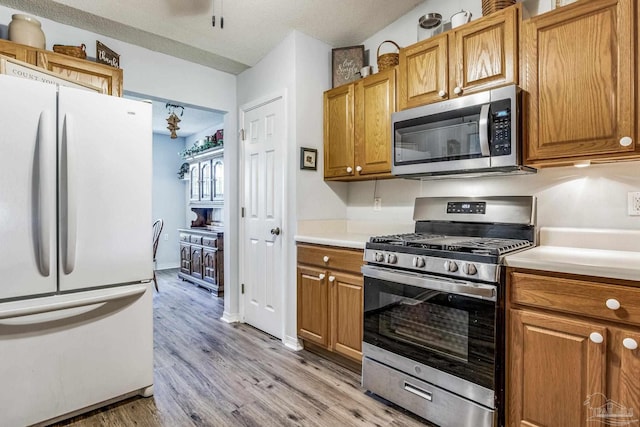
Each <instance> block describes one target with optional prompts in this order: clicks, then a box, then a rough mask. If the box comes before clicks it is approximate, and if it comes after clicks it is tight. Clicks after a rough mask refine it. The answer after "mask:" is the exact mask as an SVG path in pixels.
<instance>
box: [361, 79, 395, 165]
mask: <svg viewBox="0 0 640 427" xmlns="http://www.w3.org/2000/svg"><path fill="white" fill-rule="evenodd" d="M395 111H396V70H395V68H392V69H390V70H385V71H382V72H380V73H377V74H374V75H373V76H369V77H367V78H365V79H362V80H360V81H359V82H358V83H357V84H356V85H355V115H356V116H355V141H354V144H355V165H356V174H357V175H360V176H362V175H371V174H376V175H379V174H387V175H388V174H390V173H391V113H393V112H395Z"/></svg>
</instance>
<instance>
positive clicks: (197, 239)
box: [190, 236, 202, 245]
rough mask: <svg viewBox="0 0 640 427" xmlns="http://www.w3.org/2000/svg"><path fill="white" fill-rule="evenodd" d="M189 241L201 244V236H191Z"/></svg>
mask: <svg viewBox="0 0 640 427" xmlns="http://www.w3.org/2000/svg"><path fill="white" fill-rule="evenodd" d="M190 240H191V243H195V244H196V245H201V244H202V236H191V239H190Z"/></svg>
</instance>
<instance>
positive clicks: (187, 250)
mask: <svg viewBox="0 0 640 427" xmlns="http://www.w3.org/2000/svg"><path fill="white" fill-rule="evenodd" d="M180 272H182V273H184V274H191V246H190V245H185V244H183V243H180Z"/></svg>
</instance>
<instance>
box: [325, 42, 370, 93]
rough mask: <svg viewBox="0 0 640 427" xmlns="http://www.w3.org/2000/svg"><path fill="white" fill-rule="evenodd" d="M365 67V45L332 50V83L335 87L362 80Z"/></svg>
mask: <svg viewBox="0 0 640 427" xmlns="http://www.w3.org/2000/svg"><path fill="white" fill-rule="evenodd" d="M362 67H364V45H358V46H349V47H340V48H337V49H332V50H331V81H332V83H333V87H338V86H340V85H343V84H345V83H350V82H352V81H354V80H357V79H359V78H360V69H361V68H362Z"/></svg>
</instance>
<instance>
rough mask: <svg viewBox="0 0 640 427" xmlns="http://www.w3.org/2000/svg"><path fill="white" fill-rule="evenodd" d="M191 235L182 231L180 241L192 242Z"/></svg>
mask: <svg viewBox="0 0 640 427" xmlns="http://www.w3.org/2000/svg"><path fill="white" fill-rule="evenodd" d="M190 238H191V235H190V234H187V233H180V241H181V242H190V241H191V239H190Z"/></svg>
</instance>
